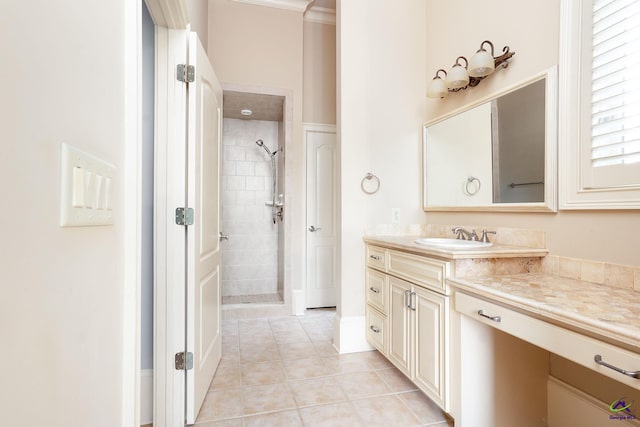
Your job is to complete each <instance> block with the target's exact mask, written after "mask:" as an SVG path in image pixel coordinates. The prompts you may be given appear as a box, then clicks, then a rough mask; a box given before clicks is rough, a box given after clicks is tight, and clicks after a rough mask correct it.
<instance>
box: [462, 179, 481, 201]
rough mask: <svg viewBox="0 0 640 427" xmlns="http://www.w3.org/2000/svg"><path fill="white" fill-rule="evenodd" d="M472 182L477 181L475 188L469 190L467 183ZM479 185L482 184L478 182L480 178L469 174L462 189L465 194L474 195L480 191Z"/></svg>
mask: <svg viewBox="0 0 640 427" xmlns="http://www.w3.org/2000/svg"><path fill="white" fill-rule="evenodd" d="M472 182H477V184H476V186H475V188H473V189H472V190H469V184H471V183H472ZM481 186H482V184H481V183H480V180H479V179H478V178H476V177H475V176H470V177H469V178H467V182H466V183H465V185H464V191H465V193H467V196H475V195H476V194H478V192H479V191H480V187H481Z"/></svg>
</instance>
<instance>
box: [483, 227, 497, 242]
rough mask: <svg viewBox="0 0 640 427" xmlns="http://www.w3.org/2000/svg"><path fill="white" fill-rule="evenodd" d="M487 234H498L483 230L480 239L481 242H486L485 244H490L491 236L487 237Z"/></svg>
mask: <svg viewBox="0 0 640 427" xmlns="http://www.w3.org/2000/svg"><path fill="white" fill-rule="evenodd" d="M487 234H496V232H495V231H487V230H482V237H481V238H480V241H481V242H484V243H489V242H490V240H489V236H487Z"/></svg>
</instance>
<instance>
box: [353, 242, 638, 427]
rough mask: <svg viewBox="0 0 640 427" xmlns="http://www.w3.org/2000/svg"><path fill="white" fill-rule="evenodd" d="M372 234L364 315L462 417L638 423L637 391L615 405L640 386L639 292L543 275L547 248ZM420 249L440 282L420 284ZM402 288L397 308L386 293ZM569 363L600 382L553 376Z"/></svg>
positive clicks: (384, 342)
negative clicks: (446, 243)
mask: <svg viewBox="0 0 640 427" xmlns="http://www.w3.org/2000/svg"><path fill="white" fill-rule="evenodd" d="M364 240H365V242H366V244H367V289H368V293H372V292H373V293H374V299H375V298H378V300H379V301H380V302H379V303H376V302H372V299H371V298H368V301H367V318H368V319H374V323H375V322H377V323H375V325H373V326H372V328H370V330H368V331H367V334H368V337H369V338H370V342H371V343H372V344H374V345H375V346H376V347H377V348H378V349H379V350H380V351H381V352H382V353H383V354H385V356H387V357H388V358H389V360H390V361H391V362H392V363H394V364H395V365H396V366H398V362H397V361H398V357H397V356H398V348H400V349H401V350H402V351H401V353H402V358H400V360H402V362H403V363H402V366H398V367H399V369H400V370H402V371H403V372H405V374H407V376H408V377H409V378H410V379H412V380H413V381H414V382H415V383H416V384H417V385H418V386H419V387H420V388H421V389H422V390H423V391H425V393H427V394H428V395H430V396H432V398H433V396H434V394H435V396H436V398H434V401H436V402H437V403H438V404H439V405H440V406H441V408H443V409H444V410H445V411H447V412H448V413H449V414H450V415H451V416H452V418H453V419H454V420H455V426H456V427H460V426H462V427H467V426H469V427H485V426H486V427H499V426H516V425H517V426H547V425H549V426H558V427H571V426H580V427H586V426H593V427H601V426H608V425H615V426H627V425H638V424H637V420H633V419H632V418H633V416H634V415H635V414H637V415H638V416H639V417H640V399H638V402H639V403H638V406H639V407H638V408H635V407H633V406H632V407H630V408H627V410H620V411H617V412H616V410H612V409H611V408H610V406H615V404H616V401H618V400H621V401H622V403H624V404H629V403H630V402H631V401H632V400H633V396H636V395H638V396H640V393H639V392H638V391H640V379H638V378H637V377H639V376H640V373H638V372H637V371H639V370H640V292H637V291H635V290H633V289H619V288H614V287H610V286H604V285H599V284H595V283H589V282H584V281H580V280H574V279H567V278H562V277H559V276H555V275H551V274H545V273H543V272H542V270H541V268H540V259H541V258H542V257H544V256H545V255H546V251H545V250H544V249H540V248H522V247H510V246H508V245H498V244H496V245H494V246H493V247H488V248H477V249H472V250H464V251H458V250H443V249H440V248H432V247H429V248H425V247H422V246H420V245H417V244H416V243H415V240H416V237H415V236H413V237H410V236H393V237H382V236H375V237H369V236H368V237H366V238H365V239H364ZM394 259H395V260H396V261H394ZM407 260H410V263H407V262H406V261H407ZM421 260H422V261H423V262H424V264H425V266H426V270H425V271H426V274H427V275H430V274H432V273H433V272H440V273H441V274H443V275H444V280H443V281H442V285H439V286H440V287H438V288H437V289H436V288H434V287H433V286H431V287H430V286H426V287H425V286H424V284H423V283H421V280H422V279H423V278H422V277H421V273H420V271H421V268H420V263H421ZM398 261H402V262H400V263H399V262H398ZM394 262H395V265H394ZM438 266H439V267H438ZM434 278H435V279H437V276H433V275H432V276H431V278H430V279H429V280H432V281H433V279H434ZM372 280H373V282H372ZM436 283H438V282H437V281H436ZM370 289H373V290H375V291H377V292H374V291H370V292H369V290H370ZM394 292H395V294H396V298H395V301H396V303H395V308H394V303H393V302H385V301H392V300H393V295H394ZM425 293H426V296H425ZM413 295H415V298H416V299H414V297H413ZM387 298H388V299H387ZM425 298H426V299H425ZM420 301H426V302H425V303H420ZM385 304H386V305H385ZM404 310H406V311H404ZM429 313H430V314H429ZM427 314H429V315H427ZM408 316H414V317H408ZM407 319H408V320H407ZM399 322H400V323H402V327H399V326H398V324H399ZM436 327H437V328H439V329H438V330H436V329H435V328H436ZM407 328H409V332H407ZM411 328H413V332H415V331H427V332H426V333H425V332H423V333H417V334H416V333H411V332H412V331H411ZM375 331H378V332H377V333H375ZM398 334H402V339H398V337H397V335H398ZM421 337H426V339H429V343H425V342H424V340H425V338H421ZM434 347H437V348H434ZM556 361H557V362H556ZM434 363H435V364H437V366H430V364H434ZM563 364H565V365H566V364H568V365H570V366H572V367H574V368H573V369H574V370H576V369H577V372H578V373H577V374H575V373H574V374H573V375H575V376H577V377H579V378H587V377H589V381H590V382H591V383H592V384H591V385H589V387H591V388H595V391H593V390H579V389H577V388H576V387H574V386H573V385H571V384H567V383H565V382H564V381H563V380H562V379H558V378H556V376H555V374H554V372H553V371H554V366H555V365H558V366H560V365H563ZM563 366H564V365H563ZM556 369H558V368H556ZM559 376H560V377H562V376H563V374H562V375H559ZM567 377H568V378H570V377H571V375H568V376H567ZM425 378H426V379H428V380H429V381H424V379H425ZM421 379H422V381H421ZM576 382H580V381H576ZM434 384H435V385H436V386H437V387H435V388H434V386H433V385H434ZM593 384H595V385H593ZM600 384H603V385H602V386H601V385H600ZM574 385H575V384H574ZM605 389H606V392H605ZM594 395H597V396H594ZM612 396H613V397H612ZM624 399H627V400H628V401H629V402H627V401H625V400H624ZM617 403H620V402H617ZM623 406H625V405H618V409H620V408H622V407H623ZM614 409H615V408H614ZM636 411H637V412H636ZM609 423H613V424H609Z"/></svg>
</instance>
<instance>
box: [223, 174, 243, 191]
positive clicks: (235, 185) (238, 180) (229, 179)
mask: <svg viewBox="0 0 640 427" xmlns="http://www.w3.org/2000/svg"><path fill="white" fill-rule="evenodd" d="M246 183H247V177H246V176H223V177H222V185H223V188H224V189H225V190H240V191H243V190H247V184H246Z"/></svg>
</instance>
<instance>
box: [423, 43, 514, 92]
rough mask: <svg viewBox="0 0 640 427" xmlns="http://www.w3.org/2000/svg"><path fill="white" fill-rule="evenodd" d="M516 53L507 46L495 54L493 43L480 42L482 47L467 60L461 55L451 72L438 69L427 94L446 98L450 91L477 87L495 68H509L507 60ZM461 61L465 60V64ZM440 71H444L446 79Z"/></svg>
mask: <svg viewBox="0 0 640 427" xmlns="http://www.w3.org/2000/svg"><path fill="white" fill-rule="evenodd" d="M485 44H488V45H489V47H490V48H491V53H489V52H488V51H487V49H486V48H485ZM515 54H516V53H515V52H510V51H509V46H505V47H504V48H503V49H502V55H500V56H493V55H494V51H493V43H491V42H490V41H489V40H485V41H483V42H482V43H480V49H478V51H477V52H476V53H475V54H474V55H473V56H472V57H471V59H470V60H468V61H467V58H465V57H464V56H459V57H457V58H456V62H455V64H453V67H451V70H449V73H447V72H446V71H445V70H443V69H442V68H441V69H439V70H438V71H436V75H435V77H434V78H433V80H431V82H430V83H429V86H428V87H427V96H428V97H429V98H444V97H445V96H447V94H448V93H449V92H458V91H460V90H463V89H466V88H468V87H469V86H471V87H476V86H477V85H478V84H479V83H480V82H481V81H482V80H483V79H484V78H486V77H487V76H488V75H489V74H491V73H493V71H494V70H495V69H497V68H499V67H502V68H507V67H508V66H509V63H508V62H507V61H508V60H509V59H511V57H512V56H513V55H515ZM461 61H464V65H463V64H462V62H461ZM440 72H442V73H444V80H443V78H442V76H441V75H440Z"/></svg>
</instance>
